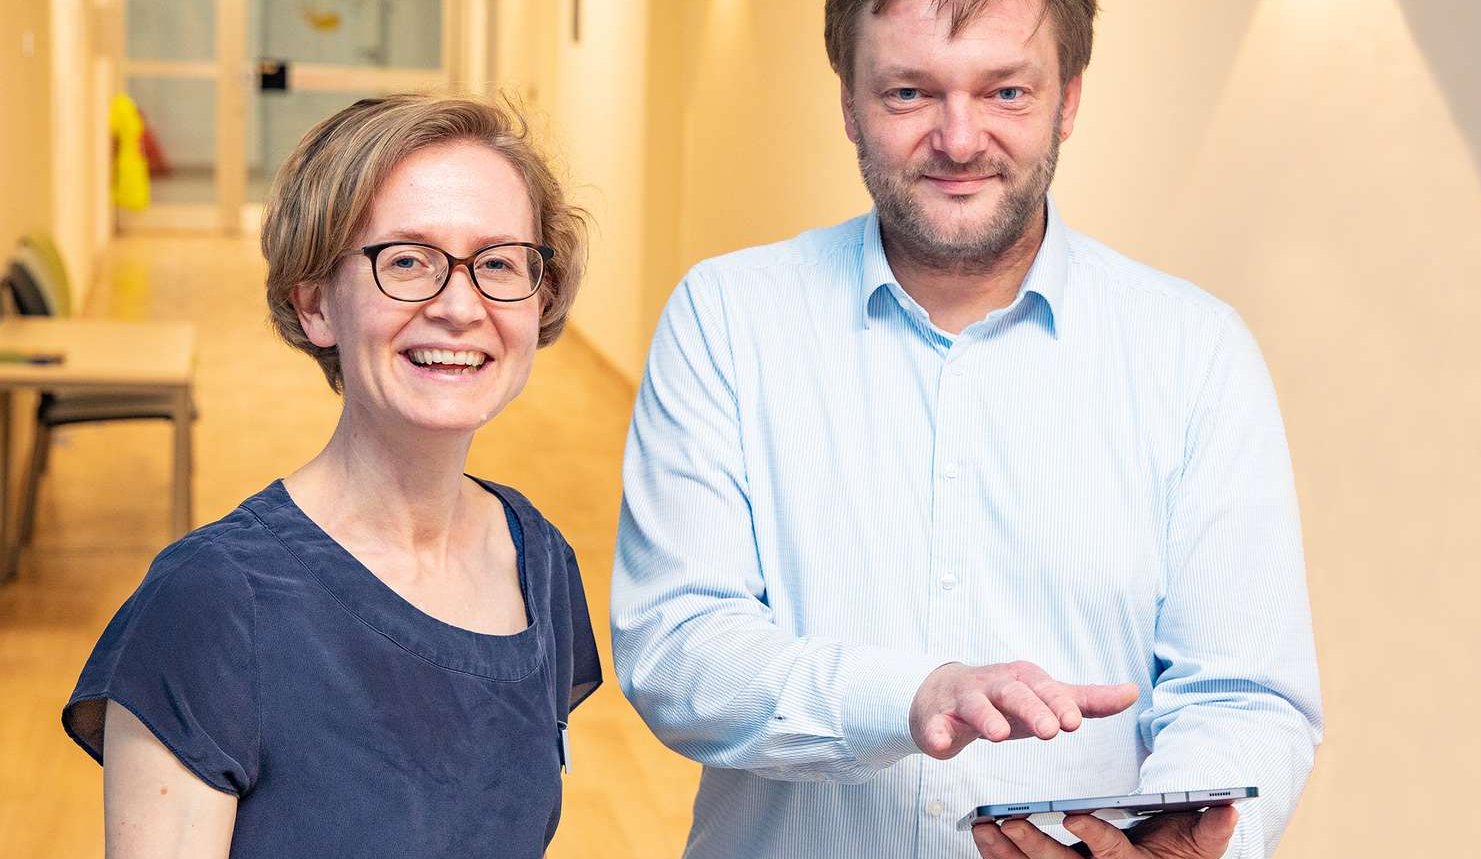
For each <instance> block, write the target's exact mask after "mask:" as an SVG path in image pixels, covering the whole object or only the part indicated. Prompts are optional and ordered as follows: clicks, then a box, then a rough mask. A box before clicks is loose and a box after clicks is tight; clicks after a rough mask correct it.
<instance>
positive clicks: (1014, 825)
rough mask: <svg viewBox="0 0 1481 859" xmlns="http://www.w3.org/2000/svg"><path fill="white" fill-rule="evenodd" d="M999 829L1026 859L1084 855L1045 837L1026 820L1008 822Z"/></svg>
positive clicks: (1075, 857) (1073, 857)
mask: <svg viewBox="0 0 1481 859" xmlns="http://www.w3.org/2000/svg"><path fill="white" fill-rule="evenodd" d="M1001 829H1002V832H1003V834H1005V835H1007V836H1008V837H1009V838H1010V839H1012V841H1013V844H1014V846H1016V847H1017V848H1018V849H1019V850H1020V851H1021V852H1022V853H1023V855H1024V856H1026V857H1027V859H1077V857H1079V856H1082V855H1084V854H1082V853H1079V852H1078V851H1076V850H1074V849H1073V848H1070V847H1066V846H1064V845H1063V844H1060V843H1059V842H1058V841H1055V840H1054V839H1053V838H1050V837H1049V836H1048V835H1045V834H1044V832H1043V831H1042V830H1040V829H1039V827H1037V826H1034V825H1033V824H1032V823H1029V822H1028V821H1026V820H1010V821H1008V822H1007V823H1004V824H1003V825H1002V827H1001Z"/></svg>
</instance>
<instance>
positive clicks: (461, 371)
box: [401, 348, 489, 375]
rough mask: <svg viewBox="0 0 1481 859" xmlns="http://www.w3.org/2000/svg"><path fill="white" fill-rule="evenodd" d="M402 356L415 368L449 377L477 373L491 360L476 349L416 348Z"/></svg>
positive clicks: (403, 353)
mask: <svg viewBox="0 0 1481 859" xmlns="http://www.w3.org/2000/svg"><path fill="white" fill-rule="evenodd" d="M401 354H402V355H403V356H405V358H406V360H407V361H409V362H411V364H412V365H413V366H415V367H418V368H421V369H423V370H430V371H433V372H437V373H444V374H448V375H469V374H471V373H477V372H478V371H479V370H481V369H482V368H483V365H484V364H485V363H486V362H487V361H488V358H489V356H488V354H487V353H484V352H481V351H478V350H476V349H458V350H453V349H432V348H414V349H407V350H406V351H404V352H402V353H401Z"/></svg>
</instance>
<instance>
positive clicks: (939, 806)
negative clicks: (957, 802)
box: [926, 799, 946, 817]
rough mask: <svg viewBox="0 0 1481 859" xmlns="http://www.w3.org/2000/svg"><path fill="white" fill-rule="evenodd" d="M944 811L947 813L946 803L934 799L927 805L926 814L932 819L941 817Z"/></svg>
mask: <svg viewBox="0 0 1481 859" xmlns="http://www.w3.org/2000/svg"><path fill="white" fill-rule="evenodd" d="M944 811H946V803H944V802H942V801H941V800H939V799H933V800H931V801H930V802H928V803H926V814H929V815H930V816H931V817H940V816H941V814H942V812H944Z"/></svg>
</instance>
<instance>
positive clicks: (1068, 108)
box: [1059, 72, 1085, 143]
mask: <svg viewBox="0 0 1481 859" xmlns="http://www.w3.org/2000/svg"><path fill="white" fill-rule="evenodd" d="M1084 86H1085V73H1084V72H1081V73H1080V74H1078V75H1075V78H1074V80H1071V81H1069V82H1067V83H1066V84H1065V85H1064V92H1063V94H1062V98H1061V101H1060V105H1061V106H1060V114H1059V142H1060V143H1063V142H1065V141H1066V140H1069V139H1070V134H1071V133H1073V132H1074V130H1075V116H1076V115H1078V114H1079V113H1080V90H1081V89H1082V88H1083V87H1084Z"/></svg>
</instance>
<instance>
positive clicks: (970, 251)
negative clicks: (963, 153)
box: [855, 114, 1062, 271]
mask: <svg viewBox="0 0 1481 859" xmlns="http://www.w3.org/2000/svg"><path fill="white" fill-rule="evenodd" d="M1061 119H1062V114H1059V115H1056V116H1055V119H1054V129H1053V132H1052V133H1051V135H1050V142H1049V151H1048V152H1047V153H1046V154H1045V155H1044V157H1043V158H1041V159H1039V162H1038V163H1037V164H1035V165H1033V167H1031V168H1030V169H1029V170H1028V171H1026V173H1025V172H1024V171H1020V170H1019V169H1018V168H1017V166H1016V165H1014V164H1013V162H1011V161H1009V160H1007V159H1002V158H990V157H987V156H985V155H984V156H980V157H978V158H975V159H973V160H972V161H971V162H969V163H967V164H958V163H956V162H954V161H950V160H948V159H945V158H941V157H939V156H933V157H932V158H931V159H930V160H928V161H926V162H925V163H924V164H920V165H917V166H909V167H906V168H904V169H903V170H901V171H900V172H899V173H891V172H890V171H889V170H888V169H887V168H885V167H884V166H883V165H881V164H879V163H878V162H877V161H876V160H875V159H874V157H873V154H872V153H871V152H870V151H869V148H868V146H867V145H866V143H865V135H863V134H860V135H859V141H858V143H857V144H855V146H856V148H857V149H858V153H859V172H860V173H862V174H863V176H864V185H865V187H867V188H868V189H869V195H870V196H871V197H873V198H874V205H875V208H876V209H877V210H878V211H879V222H880V227H881V232H882V233H883V234H884V235H885V236H886V240H887V241H889V242H890V243H891V245H893V246H894V247H893V249H894V250H897V251H899V252H900V253H903V254H904V255H905V256H906V257H907V258H908V259H911V260H912V261H914V262H915V263H917V264H919V265H923V266H926V267H928V268H933V269H941V270H949V271H985V270H989V269H991V268H992V267H993V265H994V264H995V263H996V262H997V260H998V258H999V257H1000V256H1001V255H1002V253H1003V252H1004V251H1006V250H1007V249H1008V248H1010V247H1012V246H1013V244H1014V243H1015V242H1017V241H1018V240H1019V239H1021V238H1023V235H1024V233H1025V232H1027V230H1028V228H1029V219H1030V218H1031V217H1032V216H1034V215H1035V214H1037V213H1039V212H1040V211H1041V210H1040V208H1039V207H1040V205H1041V204H1042V203H1043V201H1044V195H1045V194H1046V193H1047V192H1048V190H1049V183H1050V182H1052V181H1053V180H1054V168H1055V166H1056V165H1057V164H1058V162H1059V132H1060V122H1061ZM856 121H857V120H856ZM926 175H931V176H985V175H996V176H998V177H999V178H1000V180H1001V181H1002V182H1003V188H1004V192H1003V198H1002V199H1001V200H1000V201H998V205H997V208H996V209H995V210H994V211H993V212H992V214H991V215H990V216H988V218H987V219H986V221H984V222H981V223H976V224H971V223H968V224H961V225H958V226H957V228H956V229H951V228H949V227H948V228H945V229H941V230H938V229H937V228H936V227H934V226H933V225H932V224H931V222H930V221H929V220H928V219H927V217H926V213H925V210H924V207H922V206H921V204H920V201H919V200H917V199H916V198H915V196H914V195H912V193H911V192H912V190H913V189H914V188H915V187H916V186H917V185H918V184H919V182H920V180H921V177H923V176H926ZM970 202H971V198H970V197H968V198H964V199H962V200H961V201H960V203H954V202H952V201H948V204H950V205H959V206H960V207H961V208H962V209H965V208H967V206H968V205H970Z"/></svg>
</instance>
